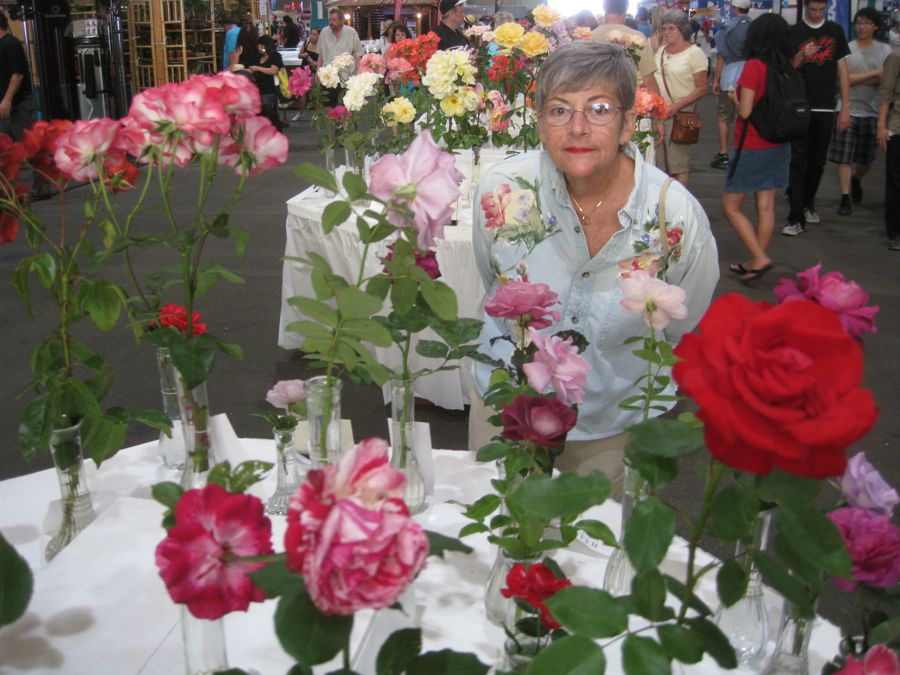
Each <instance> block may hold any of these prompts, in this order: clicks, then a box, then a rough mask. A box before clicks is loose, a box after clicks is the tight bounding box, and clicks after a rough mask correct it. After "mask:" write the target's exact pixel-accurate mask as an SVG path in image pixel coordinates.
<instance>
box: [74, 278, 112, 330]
mask: <svg viewBox="0 0 900 675" xmlns="http://www.w3.org/2000/svg"><path fill="white" fill-rule="evenodd" d="M85 286H86V288H85V290H84V295H83V296H82V300H81V304H82V307H83V308H84V309H85V311H87V313H88V315H89V316H90V317H91V321H93V322H94V325H96V326H97V328H99V329H100V330H102V331H108V330H111V329H112V328H113V326H115V325H116V322H117V321H118V320H119V314H120V313H121V311H122V299H121V296H120V295H119V290H118V287H117V286H116V285H115V284H113V283H111V282H109V281H94V282H85Z"/></svg>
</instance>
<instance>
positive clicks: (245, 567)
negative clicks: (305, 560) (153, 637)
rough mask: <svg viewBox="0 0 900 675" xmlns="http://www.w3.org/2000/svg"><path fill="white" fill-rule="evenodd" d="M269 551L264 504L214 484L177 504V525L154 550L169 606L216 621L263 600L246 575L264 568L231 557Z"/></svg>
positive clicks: (269, 526) (191, 492)
mask: <svg viewBox="0 0 900 675" xmlns="http://www.w3.org/2000/svg"><path fill="white" fill-rule="evenodd" d="M273 552H274V551H273V549H272V523H271V522H270V521H269V519H268V518H266V517H265V515H263V505H262V502H261V501H260V500H259V499H258V498H257V497H253V496H252V495H246V494H232V493H230V492H228V491H227V490H226V489H225V488H223V487H222V486H221V485H217V484H215V483H212V484H210V485H207V486H206V487H204V488H202V489H194V490H188V491H187V492H185V493H184V494H183V495H182V497H181V499H180V500H178V505H177V506H176V507H175V526H174V527H172V529H170V530H169V533H168V535H166V538H165V539H163V540H162V541H161V542H160V543H159V546H157V547H156V566H157V567H158V568H159V575H160V576H161V577H162V579H163V581H164V582H165V584H166V589H167V590H168V591H169V595H170V596H171V597H172V600H173V601H175V602H177V603H180V604H184V605H187V608H188V610H189V611H190V613H191V614H193V615H194V616H196V617H197V618H198V619H218V618H220V617H222V616H224V615H226V614H228V613H229V612H235V611H242V612H245V611H247V608H248V607H249V606H250V603H251V602H262V601H263V600H265V599H266V594H265V591H263V590H262V589H260V588H258V587H257V586H256V585H255V584H254V583H253V582H252V581H251V580H250V577H248V576H247V575H248V574H249V573H250V572H255V571H256V570H258V569H259V568H261V567H262V566H263V563H251V562H241V561H237V560H232V559H230V558H231V557H232V556H255V555H269V554H271V553H273Z"/></svg>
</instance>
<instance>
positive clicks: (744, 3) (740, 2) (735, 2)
mask: <svg viewBox="0 0 900 675" xmlns="http://www.w3.org/2000/svg"><path fill="white" fill-rule="evenodd" d="M731 6H732V7H737V8H738V9H750V0H731Z"/></svg>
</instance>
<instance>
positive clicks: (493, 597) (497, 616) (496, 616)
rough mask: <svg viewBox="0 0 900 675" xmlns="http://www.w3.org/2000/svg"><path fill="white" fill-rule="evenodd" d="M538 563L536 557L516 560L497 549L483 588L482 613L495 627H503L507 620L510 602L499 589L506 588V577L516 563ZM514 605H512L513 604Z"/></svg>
mask: <svg viewBox="0 0 900 675" xmlns="http://www.w3.org/2000/svg"><path fill="white" fill-rule="evenodd" d="M537 561H538V558H537V557H534V558H525V559H517V558H512V557H510V556H509V555H508V554H507V553H506V551H504V550H503V549H502V548H498V549H497V558H496V559H495V560H494V565H493V567H491V572H490V575H489V576H488V580H487V585H486V586H485V588H484V613H485V616H486V617H487V620H488V621H490V622H491V623H492V624H494V625H495V626H505V625H506V622H507V620H508V614H509V605H510V603H513V601H512V600H509V599H507V598H504V597H503V594H502V593H501V592H500V589H502V588H506V575H508V574H509V571H510V570H511V569H512V568H513V565H515V564H516V563H522V564H523V565H526V566H528V565H531V564H532V563H535V562H537ZM513 604H514V603H513Z"/></svg>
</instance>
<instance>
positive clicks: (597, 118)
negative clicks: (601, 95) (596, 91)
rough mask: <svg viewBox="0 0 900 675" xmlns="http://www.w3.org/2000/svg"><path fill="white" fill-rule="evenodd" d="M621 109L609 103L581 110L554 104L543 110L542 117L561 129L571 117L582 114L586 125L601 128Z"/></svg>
mask: <svg viewBox="0 0 900 675" xmlns="http://www.w3.org/2000/svg"><path fill="white" fill-rule="evenodd" d="M621 109H622V106H614V105H610V104H609V103H591V104H590V105H589V106H588V107H587V108H584V109H582V110H579V109H577V108H572V107H570V106H567V105H565V104H563V103H554V104H552V105H549V106H547V107H546V108H545V109H544V112H543V114H542V116H543V118H544V121H545V122H547V124H549V125H550V126H554V127H562V126H565V125H566V124H568V123H569V122H571V121H572V115H574V114H575V113H577V112H580V113H583V114H584V119H585V120H587V122H588V124H593V125H594V126H598V127H602V126H603V125H604V124H609V121H610V120H611V119H612V118H613V117H615V116H616V112H618V111H619V110H621Z"/></svg>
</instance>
